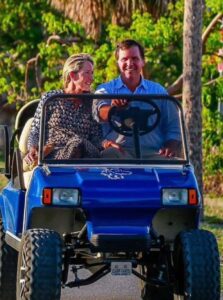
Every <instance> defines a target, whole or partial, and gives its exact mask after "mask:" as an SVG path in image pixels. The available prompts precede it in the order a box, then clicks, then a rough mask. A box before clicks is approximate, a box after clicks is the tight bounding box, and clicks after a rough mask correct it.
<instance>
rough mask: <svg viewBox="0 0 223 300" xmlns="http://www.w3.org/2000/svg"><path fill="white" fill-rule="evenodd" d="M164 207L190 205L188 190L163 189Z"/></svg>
mask: <svg viewBox="0 0 223 300" xmlns="http://www.w3.org/2000/svg"><path fill="white" fill-rule="evenodd" d="M162 200H163V204H164V205H186V204H187V203H188V190H187V189H163V195H162Z"/></svg>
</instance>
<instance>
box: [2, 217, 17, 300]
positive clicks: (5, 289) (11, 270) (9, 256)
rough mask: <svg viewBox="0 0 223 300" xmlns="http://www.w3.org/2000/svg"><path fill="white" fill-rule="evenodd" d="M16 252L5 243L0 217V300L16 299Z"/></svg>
mask: <svg viewBox="0 0 223 300" xmlns="http://www.w3.org/2000/svg"><path fill="white" fill-rule="evenodd" d="M17 260H18V252H17V251H16V250H14V249H13V248H11V247H10V246H9V245H7V244H6V242H5V233H4V228H3V222H2V218H1V217H0V299H1V300H15V299H16V270H17Z"/></svg>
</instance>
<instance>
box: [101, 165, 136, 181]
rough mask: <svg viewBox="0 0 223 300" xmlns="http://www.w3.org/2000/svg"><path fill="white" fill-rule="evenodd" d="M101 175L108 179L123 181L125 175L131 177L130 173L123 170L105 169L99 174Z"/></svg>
mask: <svg viewBox="0 0 223 300" xmlns="http://www.w3.org/2000/svg"><path fill="white" fill-rule="evenodd" d="M101 175H104V176H107V177H108V178H109V179H115V180H117V179H124V178H125V176H127V175H132V172H131V171H128V170H124V169H110V168H106V169H104V170H103V171H102V172H101Z"/></svg>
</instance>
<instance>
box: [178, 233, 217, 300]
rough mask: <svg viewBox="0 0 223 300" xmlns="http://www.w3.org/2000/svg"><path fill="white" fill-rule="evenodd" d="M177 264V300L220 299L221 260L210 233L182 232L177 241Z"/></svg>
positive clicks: (214, 240) (213, 237)
mask: <svg viewBox="0 0 223 300" xmlns="http://www.w3.org/2000/svg"><path fill="white" fill-rule="evenodd" d="M174 262H175V268H176V279H177V282H176V286H175V288H176V295H178V299H185V300H219V299H220V258H219V252H218V246H217V242H216V239H215V236H214V235H213V234H212V233H211V232H209V231H206V230H199V229H197V230H191V231H185V232H182V233H181V234H180V235H179V237H178V239H177V241H176V251H175V256H174Z"/></svg>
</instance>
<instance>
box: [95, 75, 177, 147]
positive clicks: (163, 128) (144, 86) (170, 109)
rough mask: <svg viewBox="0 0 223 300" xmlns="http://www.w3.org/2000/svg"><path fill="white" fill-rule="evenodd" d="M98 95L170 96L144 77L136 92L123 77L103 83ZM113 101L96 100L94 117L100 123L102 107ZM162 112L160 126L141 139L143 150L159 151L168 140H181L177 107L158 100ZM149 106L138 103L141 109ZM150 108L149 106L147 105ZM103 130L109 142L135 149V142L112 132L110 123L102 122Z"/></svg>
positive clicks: (169, 102)
mask: <svg viewBox="0 0 223 300" xmlns="http://www.w3.org/2000/svg"><path fill="white" fill-rule="evenodd" d="M96 93H98V94H117V95H120V94H130V95H137V94H138V95H140V94H141V95H142V94H151V95H168V93H167V91H166V89H165V88H164V87H163V86H161V85H160V84H159V83H156V82H153V81H150V80H146V79H144V78H143V77H142V78H141V82H140V84H139V86H138V87H137V88H136V89H135V91H134V92H132V91H130V90H129V89H128V87H127V86H126V85H125V84H124V83H123V81H122V79H121V77H120V76H119V77H118V78H116V79H114V80H112V81H110V82H107V83H103V84H101V85H99V86H98V88H97V89H96ZM133 103H134V102H132V103H130V105H133V106H135V105H136V103H134V104H133ZM110 104H111V100H107V99H105V100H95V101H94V103H93V116H94V118H95V120H97V121H98V122H99V117H98V112H99V109H100V107H102V106H103V105H110ZM156 104H157V105H158V107H159V109H160V112H161V120H160V123H159V125H158V126H157V127H156V128H155V129H154V130H153V131H152V132H150V133H148V134H146V135H143V136H141V137H140V141H141V146H142V149H144V148H145V149H148V148H149V149H150V150H151V151H159V149H160V148H161V147H162V146H163V144H164V143H165V142H166V141H168V140H173V139H174V140H178V141H180V140H181V133H180V125H179V117H178V112H177V108H176V105H175V104H174V103H173V102H171V101H168V100H158V101H157V102H156ZM144 105H147V104H145V103H139V102H137V106H140V107H141V108H142V107H143V106H144ZM147 107H148V105H147ZM101 124H102V128H103V134H104V138H105V139H108V140H114V141H115V140H117V138H118V140H117V142H119V143H121V144H122V145H123V146H124V147H126V148H132V147H133V140H132V138H129V137H122V138H121V137H120V135H118V134H117V133H115V132H114V131H111V128H110V126H109V124H108V122H101Z"/></svg>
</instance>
